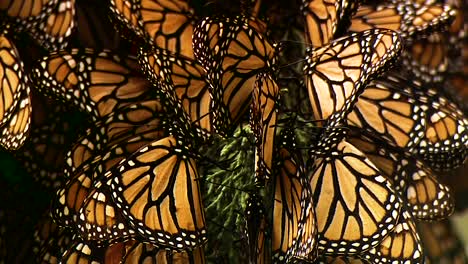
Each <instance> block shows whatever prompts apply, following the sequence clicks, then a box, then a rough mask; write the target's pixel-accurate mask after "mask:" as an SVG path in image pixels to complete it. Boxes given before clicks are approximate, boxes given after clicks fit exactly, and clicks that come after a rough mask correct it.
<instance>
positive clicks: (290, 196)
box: [271, 129, 317, 263]
mask: <svg viewBox="0 0 468 264" xmlns="http://www.w3.org/2000/svg"><path fill="white" fill-rule="evenodd" d="M292 133H293V131H292V130H289V129H284V130H283V131H282V132H281V142H280V146H279V147H278V148H277V151H276V153H277V157H276V159H275V161H276V162H275V168H276V170H274V172H275V177H273V187H272V188H273V192H274V200H273V217H272V226H271V229H272V235H271V237H272V242H271V244H272V245H271V247H272V249H271V250H272V258H273V262H278V263H285V262H289V261H291V260H292V259H302V260H307V261H313V260H314V259H315V257H316V253H317V252H316V249H317V247H316V246H317V245H316V236H317V223H316V220H315V212H314V209H313V202H312V199H311V198H312V190H311V189H310V184H309V182H308V181H307V178H306V177H307V176H306V174H305V171H304V165H303V164H302V160H301V159H300V156H299V155H297V153H295V152H294V151H293V150H292V148H294V147H295V142H294V135H292Z"/></svg>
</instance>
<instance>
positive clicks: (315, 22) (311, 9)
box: [302, 0, 358, 47]
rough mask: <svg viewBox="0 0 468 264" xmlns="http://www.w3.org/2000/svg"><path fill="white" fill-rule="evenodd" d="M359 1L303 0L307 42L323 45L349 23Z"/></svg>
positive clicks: (312, 44)
mask: <svg viewBox="0 0 468 264" xmlns="http://www.w3.org/2000/svg"><path fill="white" fill-rule="evenodd" d="M357 6H358V4H357V1H354V0H347V1H330V0H303V1H302V13H303V16H304V17H305V24H306V34H305V38H306V41H307V43H309V44H310V45H311V46H312V47H322V46H325V45H327V44H329V43H330V41H331V40H332V39H333V38H334V37H335V36H336V35H337V34H339V33H340V32H341V31H342V30H343V29H345V28H346V27H347V24H349V17H351V14H352V13H354V12H355V11H356V10H355V9H356V8H357Z"/></svg>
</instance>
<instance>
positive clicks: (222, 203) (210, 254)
mask: <svg viewBox="0 0 468 264" xmlns="http://www.w3.org/2000/svg"><path fill="white" fill-rule="evenodd" d="M253 141H254V140H253V135H252V132H251V131H250V128H249V127H248V126H244V127H240V128H238V129H237V130H236V131H235V133H234V136H233V137H230V138H226V139H221V138H215V139H214V141H213V144H211V146H210V147H209V148H207V149H206V151H204V152H202V153H206V157H207V158H209V159H211V160H214V161H215V162H206V163H204V164H202V166H201V168H200V169H201V178H202V182H203V186H204V189H203V192H202V193H203V198H204V205H205V212H206V220H207V226H208V244H207V247H206V255H207V258H208V261H211V262H214V263H219V262H220V261H221V260H225V259H230V260H236V259H237V260H239V259H240V255H239V254H240V253H241V251H242V250H241V248H240V246H241V243H240V240H241V239H242V236H243V234H242V231H241V229H242V227H243V226H244V213H243V212H244V210H245V207H244V206H245V204H246V203H245V201H246V199H247V196H248V192H249V191H252V190H253V189H254V181H255V179H254V146H253ZM215 163H216V164H215Z"/></svg>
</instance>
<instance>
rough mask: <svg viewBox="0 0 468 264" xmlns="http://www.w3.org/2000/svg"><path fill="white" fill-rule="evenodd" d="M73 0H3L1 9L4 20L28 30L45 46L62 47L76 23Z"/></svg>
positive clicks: (21, 29) (50, 47)
mask: <svg viewBox="0 0 468 264" xmlns="http://www.w3.org/2000/svg"><path fill="white" fill-rule="evenodd" d="M74 5H75V1H74V0H45V1H40V2H37V1H31V0H20V1H11V0H7V1H3V2H2V3H1V5H0V10H2V11H3V12H4V14H5V15H6V18H7V20H9V21H11V22H12V23H13V24H14V25H13V26H15V27H18V28H17V29H18V30H19V31H26V32H28V33H29V34H30V35H31V36H32V38H33V39H34V40H35V41H37V42H38V43H39V44H40V45H41V46H43V47H45V48H46V49H62V48H64V47H65V46H66V45H67V44H68V43H67V42H66V38H68V37H69V36H70V35H71V34H72V31H73V29H74V27H75V21H74V19H75V18H74V16H75V7H74Z"/></svg>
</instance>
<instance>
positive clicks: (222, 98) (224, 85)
mask: <svg viewBox="0 0 468 264" xmlns="http://www.w3.org/2000/svg"><path fill="white" fill-rule="evenodd" d="M261 30H262V26H261V24H260V23H259V22H257V20H253V19H248V18H246V17H243V16H237V17H234V18H226V17H219V18H210V17H207V18H205V19H203V20H202V21H201V22H199V23H198V24H197V25H196V26H195V29H194V32H193V34H194V37H193V50H194V54H195V57H196V59H197V60H198V61H199V62H200V63H201V65H203V67H204V68H205V71H206V72H207V80H208V82H209V84H210V90H211V91H210V92H211V94H212V97H213V107H212V112H213V118H214V124H215V131H216V132H217V133H219V134H221V135H226V134H229V133H230V132H231V130H232V129H233V125H234V124H236V123H237V122H239V119H240V118H241V117H242V114H243V113H244V112H245V111H246V110H247V108H248V106H249V105H250V95H251V92H252V87H253V86H254V83H255V80H256V75H257V73H259V72H261V71H263V70H270V71H272V72H274V71H275V68H276V64H277V56H278V53H279V51H280V48H279V46H278V45H277V44H276V43H270V41H268V40H267V39H266V38H265V37H264V36H263V34H261V33H260V31H261Z"/></svg>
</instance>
